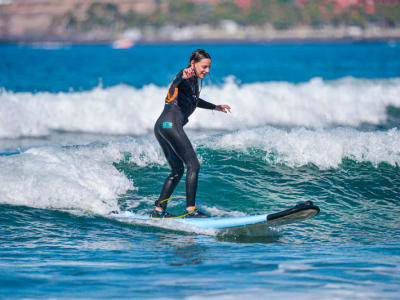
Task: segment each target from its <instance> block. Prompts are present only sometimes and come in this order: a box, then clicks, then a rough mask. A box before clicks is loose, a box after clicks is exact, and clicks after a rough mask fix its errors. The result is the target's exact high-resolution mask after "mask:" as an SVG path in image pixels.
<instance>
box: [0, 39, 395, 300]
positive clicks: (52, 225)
mask: <svg viewBox="0 0 400 300" xmlns="http://www.w3.org/2000/svg"><path fill="white" fill-rule="evenodd" d="M199 47H202V48H205V49H207V50H208V51H209V52H210V54H211V56H212V58H213V59H212V71H211V76H212V77H211V78H212V80H211V81H210V80H209V79H206V80H205V81H204V87H203V90H202V92H201V93H202V97H203V98H204V99H206V100H208V101H210V102H213V103H216V104H222V103H227V104H229V105H231V106H232V114H229V115H224V114H220V113H218V112H209V111H204V110H203V111H201V110H200V109H199V110H198V111H196V112H195V114H194V115H193V116H192V117H191V118H190V122H189V124H188V126H187V128H186V130H187V132H188V135H189V137H190V139H191V141H192V142H193V145H194V147H195V150H196V153H197V155H198V157H199V160H200V163H201V171H200V177H199V188H198V194H197V203H198V206H199V207H200V209H202V210H203V211H205V212H207V213H209V214H210V215H213V216H242V215H251V214H257V213H272V212H277V211H280V210H284V209H287V208H289V207H291V206H293V205H295V204H296V203H297V202H299V201H307V200H311V201H313V202H314V203H315V204H316V205H318V206H319V207H320V209H321V213H320V214H319V215H318V216H316V217H315V218H313V219H311V220H308V221H305V222H301V223H296V224H291V225H287V226H283V227H278V228H265V231H264V232H261V234H258V235H251V234H248V235H246V234H240V235H239V234H234V233H233V234H221V233H219V232H210V231H202V230H197V229H195V228H190V227H179V226H176V227H172V228H171V227H168V228H166V227H165V226H158V225H157V224H143V223H140V222H135V221H134V220H132V221H129V220H123V219H118V218H115V217H113V215H112V214H111V212H115V211H117V212H120V213H124V212H125V211H129V212H134V213H138V214H144V215H145V214H149V213H150V211H151V209H152V207H153V203H154V201H155V200H156V199H157V197H158V194H159V192H160V189H161V186H162V182H163V180H164V179H165V178H166V176H167V175H168V173H169V168H168V165H167V163H166V161H165V158H164V156H163V155H162V153H161V149H160V147H159V145H158V144H157V142H156V140H155V138H154V136H153V133H152V127H153V125H154V121H155V120H156V118H157V117H158V114H159V113H160V112H161V110H162V105H163V98H164V97H165V94H166V91H167V88H168V84H169V82H170V80H171V79H172V78H173V76H174V75H175V73H177V72H178V71H179V70H180V69H181V68H183V67H185V66H186V64H187V59H188V56H189V55H190V53H191V51H192V50H194V49H196V48H199ZM0 57H1V58H2V59H1V60H0V88H1V91H0V182H1V185H0V275H1V276H0V278H1V279H0V298H2V299H15V298H17V299H21V298H23V299H26V298H29V299H36V298H57V299H76V298H80V299H82V298H83V299H92V298H96V299H97V298H100V299H107V298H112V299H115V298H117V299H119V298H126V299H131V298H138V299H147V298H151V299H204V298H206V297H207V298H209V299H242V298H244V297H248V298H249V299H253V298H266V299H267V298H271V299H291V298H293V297H296V299H398V298H399V297H398V295H399V293H400V240H399V237H400V225H399V213H400V209H399V196H400V152H399V149H400V131H399V129H398V128H399V124H400V97H399V95H400V45H396V44H394V43H390V44H387V43H355V44H307V45H299V44H294V45H290V44H285V45H186V46H174V45H153V46H140V45H138V46H135V47H133V48H132V49H129V50H115V49H112V48H111V47H110V46H108V45H99V46H70V45H65V46H60V47H59V48H55V49H54V48H52V49H49V48H47V47H46V45H43V46H40V45H35V46H27V45H24V46H18V45H2V46H0ZM184 192H185V187H184V181H182V182H181V183H180V184H179V186H178V188H177V190H176V193H175V195H184ZM183 209H184V204H183V201H179V200H177V201H174V202H172V203H170V204H169V210H170V211H171V212H173V213H177V214H179V213H181V212H182V211H183Z"/></svg>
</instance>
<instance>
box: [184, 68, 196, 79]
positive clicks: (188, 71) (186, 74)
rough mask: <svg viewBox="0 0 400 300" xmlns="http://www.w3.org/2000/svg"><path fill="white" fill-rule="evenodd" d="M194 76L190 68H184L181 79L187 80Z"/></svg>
mask: <svg viewBox="0 0 400 300" xmlns="http://www.w3.org/2000/svg"><path fill="white" fill-rule="evenodd" d="M193 75H194V70H193V68H192V67H189V68H186V69H184V70H183V74H182V78H183V79H188V78H190V77H192V76H193Z"/></svg>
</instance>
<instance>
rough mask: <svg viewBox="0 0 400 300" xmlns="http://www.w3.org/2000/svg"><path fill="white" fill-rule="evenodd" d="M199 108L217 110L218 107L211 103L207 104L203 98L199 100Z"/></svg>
mask: <svg viewBox="0 0 400 300" xmlns="http://www.w3.org/2000/svg"><path fill="white" fill-rule="evenodd" d="M197 107H200V108H205V109H215V108H216V107H217V106H216V105H215V104H212V103H210V102H207V101H205V100H203V99H201V98H199V102H198V103H197Z"/></svg>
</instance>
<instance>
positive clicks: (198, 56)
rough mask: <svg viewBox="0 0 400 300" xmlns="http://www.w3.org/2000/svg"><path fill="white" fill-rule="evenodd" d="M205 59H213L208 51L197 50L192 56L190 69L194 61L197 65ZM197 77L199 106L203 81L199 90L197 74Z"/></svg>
mask: <svg viewBox="0 0 400 300" xmlns="http://www.w3.org/2000/svg"><path fill="white" fill-rule="evenodd" d="M204 58H209V59H211V56H210V54H208V53H207V51H206V50H203V49H197V50H195V51H193V53H192V55H190V59H189V67H190V64H191V62H192V60H193V61H194V63H197V62H199V61H201V60H202V59H204ZM195 76H196V77H195V78H196V97H197V101H196V106H197V103H198V102H199V97H200V89H201V88H202V87H203V79H202V80H201V88H200V89H199V82H198V81H197V75H196V73H195Z"/></svg>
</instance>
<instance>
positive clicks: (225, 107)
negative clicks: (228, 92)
mask: <svg viewBox="0 0 400 300" xmlns="http://www.w3.org/2000/svg"><path fill="white" fill-rule="evenodd" d="M215 110H218V111H222V112H224V113H227V112H228V111H229V112H231V107H230V106H229V105H227V104H221V105H217V107H216V108H215Z"/></svg>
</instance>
